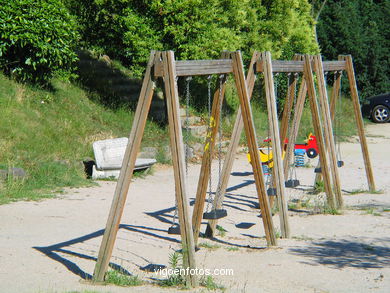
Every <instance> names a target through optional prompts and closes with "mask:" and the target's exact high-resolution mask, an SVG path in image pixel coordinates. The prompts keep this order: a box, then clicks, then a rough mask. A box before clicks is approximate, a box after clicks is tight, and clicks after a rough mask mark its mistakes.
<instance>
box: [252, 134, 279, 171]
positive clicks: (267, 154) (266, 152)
mask: <svg viewBox="0 0 390 293" xmlns="http://www.w3.org/2000/svg"><path fill="white" fill-rule="evenodd" d="M264 141H265V142H268V143H270V140H264ZM285 147H286V145H285ZM285 147H284V148H283V152H282V159H284V155H285V153H286V150H285ZM259 155H260V160H261V163H262V164H265V165H267V166H268V168H273V166H274V160H273V154H272V148H271V147H263V148H259ZM246 156H247V158H248V162H249V163H250V162H251V156H250V154H249V153H247V155H246Z"/></svg>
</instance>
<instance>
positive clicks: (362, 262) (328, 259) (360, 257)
mask: <svg viewBox="0 0 390 293" xmlns="http://www.w3.org/2000/svg"><path fill="white" fill-rule="evenodd" d="M366 242H370V244H367V243H366ZM376 243H377V244H376ZM379 243H390V238H389V237H386V238H379V239H370V241H363V239H359V240H357V241H352V240H328V241H321V242H313V243H312V245H311V246H309V247H298V248H291V249H290V250H289V252H290V253H292V254H294V255H299V256H303V257H306V258H308V259H310V260H309V261H307V262H306V263H307V264H310V265H318V264H320V265H329V266H333V267H335V268H339V269H341V268H346V267H352V268H362V269H370V268H384V267H390V247H388V246H381V245H380V244H379Z"/></svg>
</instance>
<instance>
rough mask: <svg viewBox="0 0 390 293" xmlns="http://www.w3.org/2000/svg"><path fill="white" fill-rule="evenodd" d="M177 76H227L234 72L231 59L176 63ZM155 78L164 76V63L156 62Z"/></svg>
mask: <svg viewBox="0 0 390 293" xmlns="http://www.w3.org/2000/svg"><path fill="white" fill-rule="evenodd" d="M175 63H176V76H194V75H210V74H227V73H231V72H233V66H232V60H231V59H217V60H185V61H176V62H175ZM154 76H156V77H161V76H162V63H161V62H156V63H155V66H154Z"/></svg>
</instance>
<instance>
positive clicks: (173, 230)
mask: <svg viewBox="0 0 390 293" xmlns="http://www.w3.org/2000/svg"><path fill="white" fill-rule="evenodd" d="M180 233H181V232H180V226H179V225H178V224H175V225H173V226H171V227H169V229H168V234H171V235H180Z"/></svg>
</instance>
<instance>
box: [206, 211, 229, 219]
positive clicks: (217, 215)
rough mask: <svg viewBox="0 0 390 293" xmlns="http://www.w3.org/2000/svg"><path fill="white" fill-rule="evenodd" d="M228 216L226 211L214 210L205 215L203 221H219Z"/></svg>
mask: <svg viewBox="0 0 390 293" xmlns="http://www.w3.org/2000/svg"><path fill="white" fill-rule="evenodd" d="M226 216H227V211H226V210H224V209H214V210H211V211H210V212H205V213H203V219H205V220H218V219H221V218H224V217H226Z"/></svg>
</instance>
